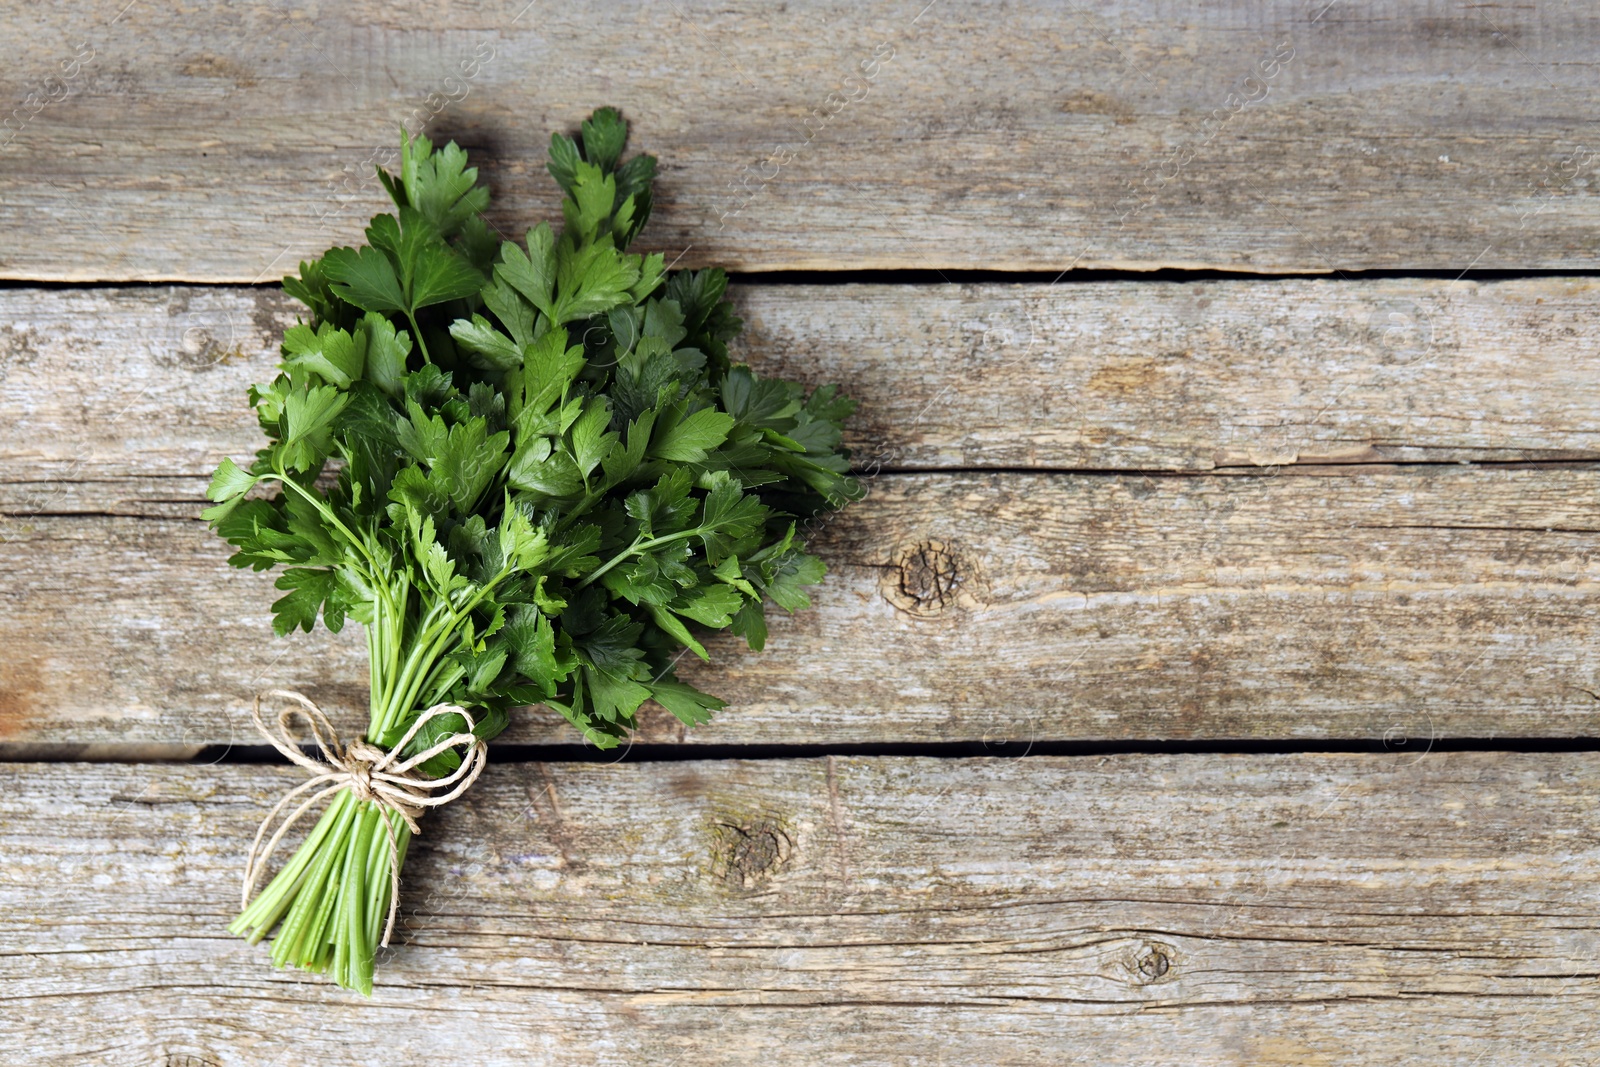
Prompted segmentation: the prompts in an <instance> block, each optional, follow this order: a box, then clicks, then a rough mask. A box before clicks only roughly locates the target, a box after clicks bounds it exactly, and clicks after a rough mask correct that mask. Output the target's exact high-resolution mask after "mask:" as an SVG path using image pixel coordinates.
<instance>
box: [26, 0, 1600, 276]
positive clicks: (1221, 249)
mask: <svg viewBox="0 0 1600 1067" xmlns="http://www.w3.org/2000/svg"><path fill="white" fill-rule="evenodd" d="M119 12H120V14H119ZM0 39H3V40H5V41H6V42H7V63H6V64H5V69H4V71H3V72H0V100H3V101H4V104H3V108H4V110H3V111H0V142H4V143H5V147H3V148H0V235H3V237H0V276H3V277H7V278H20V279H56V280H71V281H83V280H92V279H187V280H196V281H212V282H214V281H244V282H250V281H256V280H260V279H263V278H272V277H274V276H276V275H277V274H281V273H283V272H284V271H285V269H287V268H292V266H293V265H294V263H295V262H296V260H297V259H298V258H300V257H304V256H309V255H313V254H317V253H320V252H321V251H322V250H323V249H324V248H326V247H327V246H329V245H330V244H335V243H349V242H351V241H352V240H355V239H357V238H358V235H359V233H360V230H361V226H362V225H363V224H364V222H365V220H366V218H367V217H368V215H370V214H371V213H372V212H374V211H376V210H378V209H379V208H380V206H381V204H382V201H381V194H380V191H379V188H378V186H377V184H376V182H375V181H374V180H373V177H372V168H371V160H372V159H373V158H374V154H375V153H376V152H380V151H384V150H387V149H390V148H392V147H394V145H395V144H396V142H397V140H398V138H397V135H396V127H397V125H398V124H400V123H408V122H410V123H420V122H421V121H423V120H426V119H428V118H429V116H430V115H432V114H433V113H434V112H435V111H436V110H437V111H438V116H437V118H434V119H433V120H432V121H431V122H430V123H429V125H430V128H431V129H432V130H434V131H435V132H436V133H437V134H439V135H442V136H447V137H454V138H457V139H459V140H460V141H462V142H463V143H464V144H466V145H467V146H469V147H470V148H471V149H472V150H473V152H474V156H475V158H476V159H477V160H478V161H479V162H481V163H483V164H484V166H485V168H486V174H487V177H488V178H489V180H490V181H491V182H492V183H493V185H494V187H495V189H496V192H497V194H498V197H499V200H498V206H497V207H496V209H495V213H494V216H493V218H494V219H495V221H496V223H497V224H498V225H499V226H500V227H501V228H502V229H504V230H505V231H506V232H508V233H515V232H520V230H521V229H522V228H523V227H525V226H526V225H527V224H528V223H529V222H530V221H531V220H533V219H537V218H543V217H547V216H549V215H550V214H551V212H552V210H553V207H554V204H553V199H552V195H551V193H552V189H553V188H554V187H553V184H552V183H551V182H550V181H549V179H548V177H547V176H546V175H545V174H544V171H543V162H544V145H545V142H546V140H547V138H548V136H549V134H550V131H551V130H552V129H556V128H570V127H572V126H573V125H574V124H575V123H576V121H577V120H578V119H579V118H581V117H582V116H583V115H585V114H587V113H588V111H589V110H590V109H592V108H594V107H596V106H599V105H602V104H615V105H618V106H620V107H622V108H623V109H624V111H625V112H626V114H627V115H628V116H629V117H630V118H631V119H632V120H633V121H634V123H635V130H636V142H635V143H636V145H637V146H638V147H639V148H641V149H645V150H648V151H652V152H655V153H657V154H658V155H659V156H660V157H661V159H662V162H663V168H664V169H663V174H662V179H661V183H660V199H659V201H658V215H657V219H656V221H655V223H654V225H653V226H652V228H651V229H650V230H649V231H648V233H647V238H646V241H647V244H648V246H649V247H650V248H652V249H659V250H662V251H665V252H666V253H667V254H668V255H669V257H673V256H681V263H682V264H684V265H690V264H705V263H714V264H722V265H726V266H731V267H736V268H740V269H747V270H771V269H780V268H826V269H837V268H841V267H891V268H918V269H926V268H930V267H936V268H950V267H974V268H987V269H1034V270H1052V271H1054V270H1061V269H1065V268H1068V267H1071V266H1078V267H1096V266H1104V267H1131V268H1136V269H1143V268H1149V267H1157V266H1197V267H1213V266H1221V267H1228V268H1237V269H1243V270H1257V271H1268V272H1271V271H1282V270H1299V271H1306V270H1309V271H1329V270H1334V269H1351V268H1373V267H1379V268H1383V267H1390V268H1392V267H1430V268H1438V269H1446V270H1452V271H1458V270H1464V269H1466V268H1467V267H1468V266H1476V267H1479V268H1495V267H1551V268H1561V267H1592V266H1594V265H1595V262H1596V261H1595V249H1596V247H1600V210H1597V209H1596V206H1595V204H1596V201H1595V199H1594V197H1593V196H1592V195H1591V188H1592V179H1593V172H1594V166H1595V163H1596V158H1597V157H1596V156H1595V154H1594V151H1593V146H1592V144H1586V143H1585V139H1586V138H1587V137H1588V136H1589V134H1588V131H1589V129H1590V125H1591V113H1592V87H1593V85H1594V84H1595V78H1596V69H1595V62H1596V55H1597V54H1600V20H1597V16H1596V12H1595V11H1594V10H1593V9H1592V8H1591V7H1589V6H1588V5H1584V4H1557V3H1554V2H1543V3H1535V4H1523V5H1508V6H1499V7H1493V8H1485V7H1482V6H1466V7H1441V6H1440V5H1438V4H1436V3H1432V2H1429V0H1378V2H1374V3H1362V4H1355V3H1327V2H1325V0H1316V2H1314V3H1307V2H1305V0H1278V2H1275V3H1272V4H1267V5H1262V4H1257V3H1252V2H1248V0H1225V2H1221V3H1215V4H1210V5H1206V6H1205V7H1204V8H1196V9H1187V8H1186V9H1183V10H1181V11H1175V10H1173V9H1172V8H1171V7H1170V5H1166V4H1162V3H1155V2H1151V0H1141V2H1138V3H1126V4H1120V5H1103V4H1088V3H1080V4H1070V3H1069V4H1057V3H1052V2H1047V0H1026V2H1023V3H1011V4H1007V5H1006V6H1005V7H1004V8H1003V9H995V8H992V7H990V6H987V5H977V6H969V5H962V4H956V3H951V2H948V0H946V2H943V3H937V4H931V5H929V4H925V3H924V0H912V2H910V3H906V4H895V5H865V6H863V5H854V4H846V3H839V2H836V0H834V2H829V0H800V2H794V3H789V4H786V5H781V6H780V7H777V8H774V7H772V6H771V5H767V4H757V3H744V2H741V3H734V4H719V5H713V6H707V5H703V4H697V3H692V2H687V0H686V2H684V3H672V4H653V3H652V4H643V3H602V4H576V5H573V4H568V5H559V4H556V5H544V4H540V5H536V6H534V7H532V8H529V7H527V6H526V5H525V2H524V0H510V2H507V3H503V4H489V5H481V6H480V5H473V6H463V5H457V6H453V7H451V8H449V9H448V10H447V11H441V10H440V9H439V7H438V5H436V4H432V3H422V2H420V0H404V2H399V3H390V2H386V3H382V4H379V3H375V2H373V0H356V2H348V3H340V4H327V3H319V2H313V3H309V4H299V5H295V6H292V7H285V6H283V5H280V4H276V3H271V2H269V0H251V2H248V3H238V4H229V5H227V6H226V7H219V8H211V7H207V6H204V5H201V6H194V5H189V6H183V7H170V6H168V5H163V4H149V3H136V4H129V5H127V6H126V7H125V6H124V5H123V4H122V3H102V2H99V0H96V2H93V3H91V2H89V0H66V2H62V3H55V4H46V5H39V4H13V5H7V6H6V8H5V9H4V11H3V12H0ZM1291 53H1292V57H1291ZM1275 57H1280V58H1275ZM463 64H466V68H465V72H466V73H467V74H470V75H471V76H470V77H466V76H464V72H463V66H462V65H463ZM863 64H865V65H866V67H865V70H866V72H867V73H869V74H870V75H871V77H870V78H864V77H863ZM852 78H853V79H854V80H850V79H852ZM1251 79H1254V80H1251ZM30 94H33V95H30ZM848 97H853V98H856V99H855V100H854V102H847V99H846V98H848ZM1247 99H1254V100H1255V102H1253V103H1245V101H1246V100H1247ZM819 109H820V112H819Z"/></svg>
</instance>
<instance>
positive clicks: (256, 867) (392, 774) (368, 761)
mask: <svg viewBox="0 0 1600 1067" xmlns="http://www.w3.org/2000/svg"><path fill="white" fill-rule="evenodd" d="M267 697H279V698H281V699H283V700H287V701H291V702H292V703H289V704H286V705H285V706H284V707H283V709H282V710H280V711H279V712H278V720H277V730H276V731H274V730H271V729H269V728H268V727H267V724H266V723H265V722H264V721H263V720H262V718H261V702H262V700H263V699H265V698H267ZM441 715H459V716H461V717H462V718H463V719H465V720H466V721H467V729H466V732H464V733H453V734H450V735H448V736H446V737H442V738H440V739H439V740H438V741H437V742H435V743H434V744H433V745H431V746H429V747H428V748H427V749H425V750H424V751H422V752H419V753H417V754H416V755H415V756H412V757H411V758H410V759H408V760H404V761H400V759H399V756H400V753H401V752H402V751H403V750H404V749H405V747H406V746H407V745H408V744H410V743H411V739H412V738H414V737H416V736H417V732H418V731H420V730H421V729H422V727H423V726H424V725H426V724H427V723H428V722H430V721H432V720H433V719H436V718H438V717H439V716H441ZM250 717H251V719H252V720H253V721H254V722H255V724H256V729H257V730H259V731H261V736H262V737H264V738H266V739H267V742H268V743H269V744H270V745H272V747H273V748H275V749H277V750H278V751H279V752H281V753H283V755H284V756H286V757H288V759H289V760H290V761H291V762H293V763H295V764H297V765H298V766H300V767H303V768H305V770H306V771H307V772H309V773H310V774H311V778H310V779H309V780H308V781H305V782H302V783H301V784H300V785H297V786H295V787H294V788H293V789H291V790H289V792H287V793H285V794H284V795H283V799H281V800H279V801H278V804H277V806H276V807H274V808H273V809H272V810H271V811H270V812H268V813H267V817H266V818H265V819H262V820H261V827H260V829H258V830H256V837H255V840H254V841H253V842H252V843H251V845H250V856H249V858H248V859H247V860H246V861H245V865H244V903H243V905H242V906H243V907H249V906H250V896H251V894H252V893H254V892H255V888H256V883H257V882H258V881H259V880H260V878H261V872H262V870H263V869H264V868H265V867H266V865H267V860H268V859H269V858H270V857H271V856H272V853H273V850H275V849H276V848H277V847H278V842H280V841H281V840H283V835H284V834H286V833H288V832H289V830H290V828H291V827H293V826H294V824H295V823H297V822H299V821H300V818H301V816H303V815H305V813H306V812H308V811H310V810H311V809H312V808H313V807H315V806H316V805H317V804H318V803H320V802H321V801H323V800H325V799H327V798H329V797H331V796H333V795H334V794H335V793H337V792H338V791H339V790H341V789H348V790H349V791H350V792H351V793H352V794H354V796H355V798H356V799H357V800H364V801H367V802H369V803H372V804H376V805H377V806H378V814H379V816H380V821H382V823H383V829H384V832H385V833H386V834H387V835H388V837H389V920H388V922H387V923H385V924H384V927H383V942H382V944H383V946H384V947H385V948H387V947H388V945H389V935H390V934H391V933H393V932H394V920H395V915H396V914H397V912H398V910H399V907H400V848H399V842H398V841H397V840H396V838H395V832H394V818H391V813H392V814H393V815H394V816H396V817H398V818H400V819H403V820H404V821H405V824H406V826H407V828H409V829H410V831H411V832H412V833H413V834H416V833H419V832H421V826H420V825H418V823H417V819H418V818H419V817H420V816H421V815H422V813H423V812H425V811H426V810H427V809H429V808H437V807H440V806H442V805H445V804H448V803H450V802H451V801H452V800H454V799H456V798H457V797H459V796H460V795H461V794H462V793H464V792H466V790H467V787H468V786H470V785H472V783H473V782H474V781H476V780H477V778H478V775H479V774H481V773H483V768H484V765H485V764H487V763H488V762H489V746H488V745H487V744H485V743H484V741H483V739H482V738H480V737H478V736H476V735H475V734H473V733H472V729H473V727H474V725H476V724H475V723H474V722H473V721H472V716H471V715H469V714H468V713H467V710H466V709H465V708H462V707H459V706H458V705H455V704H435V705H434V706H433V707H431V708H429V709H428V710H427V711H424V712H423V713H422V714H421V715H419V716H417V720H416V722H414V723H412V724H411V728H410V729H409V730H407V731H406V732H405V736H403V737H401V738H400V740H399V741H397V742H396V743H395V746H394V748H392V749H388V750H385V749H382V748H379V747H378V746H377V745H374V744H371V743H370V742H368V741H366V740H365V739H363V738H357V739H356V740H354V741H351V742H350V744H349V745H345V744H344V743H343V742H342V741H340V740H339V732H338V731H337V730H335V729H334V728H333V723H331V722H329V721H328V716H327V715H325V714H324V713H323V711H322V709H321V708H319V707H317V705H316V704H315V703H313V702H312V701H311V699H310V698H309V697H307V696H305V695H304V694H302V693H296V692H293V691H292V690H288V689H269V690H268V691H267V692H265V693H260V694H258V695H257V696H256V703H255V708H254V709H253V710H252V711H251V713H250ZM296 718H300V719H303V720H305V722H306V724H307V725H309V726H310V728H311V737H312V740H314V741H315V742H316V744H317V748H318V749H320V750H321V752H322V759H321V760H318V759H315V758H313V757H311V756H308V755H306V754H305V753H304V752H302V751H300V746H299V744H298V743H297V742H296V740H295V736H294V732H293V728H292V725H293V722H294V720H295V719H296ZM457 745H467V746H468V750H467V755H466V757H465V758H464V759H462V761H461V766H459V767H457V768H456V769H455V770H454V771H452V772H451V773H449V774H447V775H445V776H443V777H441V778H429V777H427V776H425V775H424V774H422V773H421V772H420V771H418V770H417V769H416V768H417V767H418V766H419V765H421V764H423V763H426V762H428V761H429V760H430V759H432V758H433V757H435V756H437V755H439V754H440V753H441V752H446V751H448V750H449V749H452V748H455V747H456V746H457ZM319 787H320V788H319ZM441 789H442V790H446V792H442V793H441V792H439V790H441ZM309 790H316V791H315V792H314V793H312V794H311V796H309V797H307V798H306V800H305V801H303V802H302V803H301V804H300V806H299V807H297V808H295V809H294V811H292V812H290V813H289V815H288V816H287V817H286V818H285V819H284V820H283V821H282V822H281V823H280V824H279V825H278V828H277V830H276V831H275V832H274V833H273V835H272V836H271V838H269V839H268V840H267V843H266V847H265V848H263V847H262V845H261V839H262V838H263V837H265V836H266V833H267V830H268V829H269V828H270V827H271V826H272V824H273V822H274V820H276V819H277V818H278V816H279V815H280V814H281V813H282V812H283V810H284V808H286V807H288V806H289V804H290V803H291V802H292V801H293V800H294V799H295V798H296V797H297V796H299V795H300V794H302V793H305V792H307V791H309Z"/></svg>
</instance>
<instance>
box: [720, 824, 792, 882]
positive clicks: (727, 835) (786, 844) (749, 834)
mask: <svg viewBox="0 0 1600 1067" xmlns="http://www.w3.org/2000/svg"><path fill="white" fill-rule="evenodd" d="M716 837H717V845H716V862H715V864H714V868H715V873H716V876H717V877H718V878H719V879H721V880H722V881H723V882H725V883H727V884H728V885H730V886H733V887H735V888H739V889H754V888H755V887H756V886H758V885H760V884H761V883H762V882H764V881H766V880H767V879H768V878H770V877H771V876H772V875H773V873H774V872H776V871H777V870H778V868H780V867H782V866H783V865H784V864H785V863H786V862H788V860H789V853H790V852H791V851H792V850H793V845H792V843H791V842H790V840H789V835H788V834H787V833H785V832H784V830H783V827H781V826H779V825H778V823H777V822H775V821H774V820H772V819H752V820H750V821H748V822H742V823H736V822H730V821H726V820H719V821H718V822H717V824H716Z"/></svg>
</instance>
